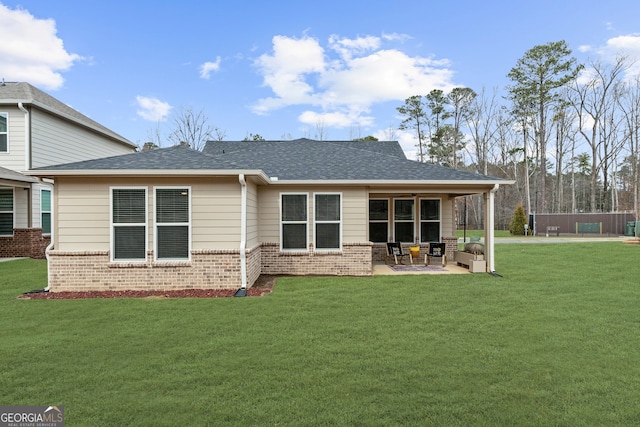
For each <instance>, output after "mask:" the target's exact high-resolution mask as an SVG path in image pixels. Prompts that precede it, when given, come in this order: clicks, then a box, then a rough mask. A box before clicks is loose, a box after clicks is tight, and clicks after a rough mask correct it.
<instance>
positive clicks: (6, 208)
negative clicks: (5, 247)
mask: <svg viewBox="0 0 640 427" xmlns="http://www.w3.org/2000/svg"><path fill="white" fill-rule="evenodd" d="M0 236H13V188H0Z"/></svg>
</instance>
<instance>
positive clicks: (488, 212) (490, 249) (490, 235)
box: [484, 184, 500, 273]
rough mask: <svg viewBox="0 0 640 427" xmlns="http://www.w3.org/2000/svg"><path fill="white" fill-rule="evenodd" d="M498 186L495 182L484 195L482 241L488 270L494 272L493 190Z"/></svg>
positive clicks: (496, 189)
mask: <svg viewBox="0 0 640 427" xmlns="http://www.w3.org/2000/svg"><path fill="white" fill-rule="evenodd" d="M499 187H500V186H499V185H498V184H495V185H494V186H493V188H492V189H491V190H489V192H488V193H486V194H487V196H486V200H485V204H486V209H485V220H486V225H485V233H484V243H485V248H486V249H487V250H486V252H487V253H488V261H489V264H488V265H487V268H488V270H489V271H488V272H489V273H494V272H495V258H494V254H495V252H494V229H495V192H496V191H498V188H499Z"/></svg>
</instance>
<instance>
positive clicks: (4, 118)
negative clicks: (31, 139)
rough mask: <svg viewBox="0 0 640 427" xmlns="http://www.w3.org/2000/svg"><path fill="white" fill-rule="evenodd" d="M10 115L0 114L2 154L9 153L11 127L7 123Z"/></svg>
mask: <svg viewBox="0 0 640 427" xmlns="http://www.w3.org/2000/svg"><path fill="white" fill-rule="evenodd" d="M8 119H9V115H8V114H7V113H0V153H8V152H9V127H8V126H7V122H8Z"/></svg>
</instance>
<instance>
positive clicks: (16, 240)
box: [0, 228, 51, 259]
mask: <svg viewBox="0 0 640 427" xmlns="http://www.w3.org/2000/svg"><path fill="white" fill-rule="evenodd" d="M50 242H51V237H50V236H43V235H42V228H15V229H14V230H13V236H1V237H0V258H18V257H28V258H36V259H44V257H45V249H46V248H47V246H48V245H49V243H50Z"/></svg>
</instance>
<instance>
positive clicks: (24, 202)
mask: <svg viewBox="0 0 640 427" xmlns="http://www.w3.org/2000/svg"><path fill="white" fill-rule="evenodd" d="M28 200H29V191H28V190H27V189H25V188H15V189H14V190H13V211H14V213H15V215H14V217H13V226H14V227H15V228H27V227H29V224H28V223H27V218H28V217H29V215H28V209H29V208H28Z"/></svg>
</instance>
